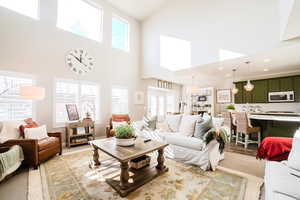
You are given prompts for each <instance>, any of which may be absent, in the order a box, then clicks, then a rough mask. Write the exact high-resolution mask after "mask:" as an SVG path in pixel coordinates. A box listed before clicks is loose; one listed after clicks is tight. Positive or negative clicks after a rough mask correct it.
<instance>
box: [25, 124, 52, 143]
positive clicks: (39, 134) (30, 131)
mask: <svg viewBox="0 0 300 200" xmlns="http://www.w3.org/2000/svg"><path fill="white" fill-rule="evenodd" d="M24 136H25V138H26V139H37V140H39V139H43V138H46V137H49V136H48V133H47V127H46V125H43V126H39V127H37V128H25V129H24Z"/></svg>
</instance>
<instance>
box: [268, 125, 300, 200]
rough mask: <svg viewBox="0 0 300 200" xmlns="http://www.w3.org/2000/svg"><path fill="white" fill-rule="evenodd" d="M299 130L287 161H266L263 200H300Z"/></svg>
mask: <svg viewBox="0 0 300 200" xmlns="http://www.w3.org/2000/svg"><path fill="white" fill-rule="evenodd" d="M299 155H300V130H298V131H297V132H296V134H295V136H294V139H293V146H292V151H291V153H290V155H289V158H288V160H287V161H283V162H274V161H267V162H266V168H265V200H300V156H299Z"/></svg>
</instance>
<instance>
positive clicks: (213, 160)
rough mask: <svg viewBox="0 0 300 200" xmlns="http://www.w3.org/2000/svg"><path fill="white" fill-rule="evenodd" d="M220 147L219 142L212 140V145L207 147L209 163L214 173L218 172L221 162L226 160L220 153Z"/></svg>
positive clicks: (209, 144)
mask: <svg viewBox="0 0 300 200" xmlns="http://www.w3.org/2000/svg"><path fill="white" fill-rule="evenodd" d="M219 146H220V144H219V143H218V141H217V140H212V141H211V142H210V143H208V144H207V145H206V149H207V151H208V159H209V163H210V166H211V169H212V170H213V171H215V170H216V168H217V166H218V164H219V161H220V160H222V159H224V155H222V154H221V153H220V150H219Z"/></svg>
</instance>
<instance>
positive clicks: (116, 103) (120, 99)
mask: <svg viewBox="0 0 300 200" xmlns="http://www.w3.org/2000/svg"><path fill="white" fill-rule="evenodd" d="M112 113H113V114H128V89H126V88H121V87H115V88H112Z"/></svg>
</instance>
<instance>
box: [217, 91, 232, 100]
mask: <svg viewBox="0 0 300 200" xmlns="http://www.w3.org/2000/svg"><path fill="white" fill-rule="evenodd" d="M217 103H231V90H230V89H223V90H217Z"/></svg>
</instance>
